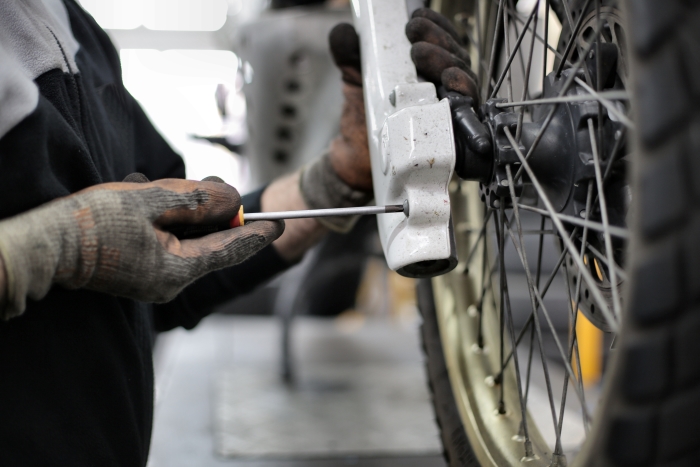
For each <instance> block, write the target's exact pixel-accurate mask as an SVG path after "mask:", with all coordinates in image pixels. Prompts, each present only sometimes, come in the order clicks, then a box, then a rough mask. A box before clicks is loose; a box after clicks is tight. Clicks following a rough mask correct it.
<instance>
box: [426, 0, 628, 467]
mask: <svg viewBox="0 0 700 467" xmlns="http://www.w3.org/2000/svg"><path fill="white" fill-rule="evenodd" d="M540 3H541V4H543V5H546V0H539V2H535V5H534V7H533V10H532V11H531V12H528V13H527V14H525V15H521V16H520V17H518V18H516V17H515V16H514V14H515V13H514V10H515V9H514V8H513V7H512V5H511V2H508V1H500V2H499V1H496V0H482V1H480V2H476V5H477V7H476V10H475V12H474V14H473V15H471V16H468V15H462V16H461V20H462V23H463V25H467V28H466V33H467V35H468V36H469V37H470V39H471V40H470V46H471V48H472V56H473V57H477V59H476V64H477V67H476V68H478V71H479V75H480V77H481V78H482V84H484V85H483V94H482V102H484V101H486V100H487V98H488V97H496V96H497V95H499V94H498V92H500V95H501V96H504V97H505V98H506V102H507V103H513V102H515V101H527V102H530V101H531V100H536V98H533V97H532V96H533V94H534V93H535V92H536V91H533V90H531V89H529V88H530V87H531V86H523V88H524V89H516V88H515V87H514V86H513V77H514V75H515V73H514V71H513V70H514V67H518V66H519V67H520V68H521V74H520V78H521V79H522V80H523V81H524V82H527V83H531V82H532V80H531V77H532V69H533V67H534V66H535V65H533V60H532V57H533V53H534V51H535V50H536V48H535V46H534V44H535V43H536V42H538V41H539V42H542V40H541V37H540V38H538V37H533V36H532V34H529V35H522V36H521V32H522V31H523V30H524V29H526V28H527V29H530V30H532V29H536V28H537V23H538V21H543V18H538V15H537V14H536V13H535V11H537V10H536V9H537V8H538V4H540ZM604 3H605V4H604V5H603V4H601V2H600V0H589V1H586V2H581V4H584V7H583V8H580V9H579V10H578V11H577V10H574V11H567V15H568V19H567V18H565V19H564V22H566V21H568V20H570V21H571V22H570V26H569V27H570V30H572V31H575V34H574V35H573V37H574V38H575V40H571V41H563V44H560V46H559V51H558V57H559V59H558V60H557V63H556V64H555V63H553V60H552V59H551V58H550V57H548V58H547V59H545V60H542V62H544V63H550V64H551V65H550V66H552V65H555V70H556V67H558V65H560V62H561V56H563V55H564V52H566V56H567V57H568V60H567V61H565V62H564V64H563V65H562V66H561V67H560V70H559V71H560V72H564V70H567V68H568V69H571V68H574V69H576V68H577V66H578V68H582V67H584V66H585V64H586V60H585V59H584V60H579V59H577V57H579V56H581V57H587V56H590V54H591V51H594V54H593V55H594V60H593V61H594V62H595V64H596V65H597V67H596V68H594V69H593V73H591V70H590V69H587V70H586V73H584V75H585V76H582V78H583V79H578V80H577V79H576V78H572V79H571V80H570V81H571V83H569V86H572V85H573V86H577V87H578V88H577V89H579V90H580V89H584V90H585V91H586V92H588V94H587V97H588V98H590V100H591V101H593V100H595V101H596V102H602V104H596V107H600V110H598V112H597V117H598V118H597V119H596V118H594V117H595V115H594V116H592V117H591V118H588V119H586V120H585V123H586V125H585V127H584V128H583V131H584V132H585V133H588V136H589V138H590V140H589V143H590V152H591V153H592V154H590V158H589V159H590V162H592V167H593V168H594V172H595V177H592V178H589V179H588V180H587V183H586V184H584V185H583V188H584V189H583V190H579V191H582V192H583V198H582V199H581V195H580V194H579V199H578V204H576V203H574V202H573V201H571V200H569V201H567V203H569V204H566V205H565V208H561V207H560V206H557V207H556V208H555V206H553V205H552V203H551V202H548V201H549V197H548V196H547V194H548V192H547V190H545V189H544V188H543V183H542V181H541V180H539V179H538V178H539V177H538V173H536V170H533V167H532V166H534V165H535V164H534V163H533V164H530V163H528V162H533V160H534V159H531V158H530V155H531V154H530V152H528V151H529V150H530V149H532V154H534V155H536V154H537V151H538V149H537V145H538V144H537V142H535V144H534V149H533V145H530V146H527V145H525V146H524V147H523V145H522V138H523V133H524V132H525V131H524V130H523V129H524V128H525V126H526V124H527V122H528V117H530V120H532V115H533V114H535V113H536V112H537V111H536V110H533V109H537V108H538V106H537V105H530V106H529V107H526V106H522V107H520V108H519V109H518V110H517V111H516V113H517V117H518V123H517V127H515V130H514V131H512V132H509V134H506V135H505V136H506V137H508V138H509V141H510V142H511V143H512V146H513V147H521V151H519V152H520V154H516V156H518V160H519V162H520V163H519V164H514V163H511V164H505V165H504V168H505V175H504V179H505V180H507V181H508V183H505V184H503V186H505V187H507V190H503V189H500V192H499V193H500V194H499V195H498V196H497V197H496V199H497V200H498V201H500V205H498V204H494V203H492V202H489V199H488V197H485V196H484V191H485V190H484V185H485V184H484V183H483V181H482V183H481V186H480V184H479V183H477V182H471V181H461V180H455V181H453V183H452V184H451V185H450V195H451V200H452V210H453V220H454V224H455V232H456V238H457V249H458V257H459V261H460V263H459V265H458V267H457V268H456V269H455V271H453V272H452V273H450V274H448V275H445V276H441V277H439V278H435V279H433V287H434V291H435V305H436V311H437V318H438V323H439V326H440V333H441V339H442V341H443V350H444V353H445V359H446V362H447V365H448V370H449V372H450V380H451V383H452V386H453V392H454V395H455V400H456V402H457V406H458V409H459V411H460V415H461V418H462V420H463V422H464V425H465V429H466V431H467V433H468V435H469V439H470V441H471V444H472V448H473V449H474V451H475V454H476V455H477V457H478V459H479V461H480V462H481V463H482V465H496V466H508V465H522V464H523V463H527V465H543V466H549V465H567V463H568V464H571V463H572V461H573V462H574V463H575V464H580V463H582V462H583V459H584V458H585V457H587V456H588V455H589V454H590V453H589V452H587V446H588V445H589V444H591V443H589V442H588V440H589V439H591V438H592V436H590V435H589V436H586V434H587V433H588V432H590V430H591V429H593V430H595V428H594V423H593V422H594V417H593V415H592V414H593V413H594V412H595V411H596V408H597V407H596V405H597V399H598V398H599V395H600V393H601V391H602V389H601V387H600V385H598V386H597V387H585V386H584V383H583V381H582V379H583V378H582V377H581V374H582V370H581V356H580V355H581V352H580V349H579V340H580V339H579V335H580V333H581V332H583V331H581V329H582V327H581V326H582V325H581V323H583V322H585V323H588V322H590V323H593V325H595V326H597V327H598V328H602V329H605V330H617V329H619V325H620V316H621V308H622V305H623V303H622V292H621V289H622V287H624V284H625V279H626V274H625V272H624V269H623V268H622V266H620V264H624V261H623V259H624V258H623V256H624V255H623V254H622V252H623V251H624V247H625V240H626V229H625V228H624V222H623V223H622V224H620V222H619V218H620V213H619V212H617V210H619V211H620V212H622V211H625V212H626V206H620V205H619V202H620V200H619V199H618V198H619V196H617V195H614V194H613V195H611V191H613V188H610V184H611V183H620V180H623V179H624V168H625V167H626V163H624V158H623V157H622V156H624V154H622V156H619V157H618V154H617V152H616V151H619V152H624V147H625V138H626V137H627V136H629V133H631V131H630V129H629V128H627V127H630V128H632V130H633V124H632V123H631V122H630V121H629V118H628V117H627V111H626V108H625V106H624V105H620V104H618V103H617V101H614V100H611V99H613V98H615V99H617V98H620V97H622V98H624V99H626V94H625V93H624V86H625V85H626V82H627V69H628V68H627V67H628V66H627V60H626V56H625V51H624V48H625V47H626V41H625V36H624V29H623V24H624V23H623V21H622V15H621V14H620V11H619V10H618V9H617V8H616V5H614V4H611V3H612V2H607V1H606V2H604ZM545 8H548V5H546V6H545ZM494 16H495V17H496V18H498V19H499V20H500V21H499V22H497V23H496V27H495V28H493V27H492V28H491V30H490V31H489V30H488V28H487V27H486V26H485V25H484V24H482V23H481V22H478V21H474V18H481V19H482V20H486V19H487V18H489V17H490V18H493V17H494ZM545 16H546V15H545ZM547 22H548V21H545V31H544V34H542V35H543V36H545V37H547ZM492 24H493V23H492ZM504 30H511V34H512V37H511V34H506V35H504V34H503V31H504ZM499 31H500V32H499ZM528 36H529V37H528ZM475 37H486V38H490V40H491V43H486V42H484V44H483V45H482V44H479V42H478V40H475V39H474V38H475ZM521 37H522V38H523V39H520V38H521ZM608 43H610V44H614V45H616V46H618V48H620V49H621V50H623V52H622V53H620V54H619V57H618V61H617V66H615V67H614V71H613V72H614V73H615V75H616V76H614V77H613V78H611V79H608V81H607V82H604V81H605V77H604V76H601V73H603V70H604V66H603V65H601V62H602V61H603V59H602V58H600V59H599V58H598V57H602V56H603V53H604V50H603V49H605V47H606V46H605V45H601V44H608ZM554 45H556V42H555V43H552V42H551V41H550V42H549V46H550V49H552V50H554ZM567 46H568V47H567ZM562 47H563V48H562ZM499 48H501V49H500V50H501V53H500V56H501V61H502V62H503V61H505V63H506V65H507V64H510V67H501V68H500V69H499V67H498V60H490V59H489V55H490V53H494V51H496V52H497V51H498V50H499ZM539 48H540V53H541V54H544V52H545V51H544V48H543V47H542V46H540V47H539ZM551 54H552V53H551V51H550V52H549V53H548V55H550V56H551ZM518 55H520V56H521V59H520V60H522V62H521V63H520V64H518V60H517V57H518ZM508 58H510V59H511V60H508ZM543 65H544V64H540V65H539V66H543ZM598 70H601V72H600V73H599V72H598ZM490 71H492V72H493V73H492V76H493V77H494V78H493V79H491V80H489V81H490V85H486V84H485V82H486V80H485V79H484V78H485V76H489V72H490ZM543 74H544V73H543ZM592 74H593V75H596V76H591V75H592ZM523 77H527V78H525V79H523ZM611 80H612V81H611ZM579 81H583V84H581V83H579ZM598 82H600V83H601V84H600V85H598V84H597V83H598ZM611 82H614V84H612V85H610V83H611ZM584 85H587V86H588V88H586V87H585V86H584ZM499 87H500V89H498V88H499ZM543 88H544V89H546V86H545V85H544V84H543V85H542V88H541V89H543ZM494 89H498V92H494ZM611 91H615V92H617V93H618V94H614V93H612V92H611ZM570 94H571V93H569V95H570ZM514 95H515V96H517V97H515V98H514ZM563 95H564V96H565V95H566V93H563ZM561 97H562V96H556V98H557V99H559V104H558V105H557V107H559V106H562V105H569V104H564V100H563V99H561ZM541 98H545V99H547V98H551V96H550V97H548V96H546V95H544V97H542V96H540V99H541ZM552 107H554V105H553V104H552V105H549V107H547V106H545V105H544V104H540V105H539V108H540V109H544V110H543V112H544V113H545V114H546V113H547V111H548V110H549V109H550V108H552ZM610 107H612V108H610ZM520 109H525V110H523V111H522V112H521V111H520ZM601 117H602V118H601ZM606 118H607V119H608V120H614V121H615V122H617V123H619V124H620V125H622V126H624V127H625V128H623V130H622V131H621V132H619V134H616V138H614V139H613V140H612V141H613V144H607V141H606V140H605V123H604V124H603V125H601V126H600V128H599V127H598V125H597V122H598V121H600V122H605V121H606V120H605V119H606ZM594 120H595V121H594ZM543 122H546V118H545V119H543ZM620 122H622V123H620ZM541 123H542V122H541ZM550 123H551V122H550ZM546 125H547V124H546ZM546 125H544V129H542V128H541V127H540V128H539V129H542V132H543V134H547V132H548V131H550V130H549V129H548V127H547V126H546ZM543 139H544V138H543ZM615 143H617V144H615ZM516 152H518V151H516ZM620 161H623V162H620ZM615 164H617V165H615ZM620 165H622V175H620V174H616V175H614V176H613V177H612V178H608V175H609V174H610V173H613V172H615V171H616V170H617V169H618V168H619V166H620ZM608 167H610V168H611V170H606V169H607V168H608ZM613 167H615V169H613ZM521 175H522V177H523V179H527V178H528V177H529V181H530V185H532V186H527V185H528V184H527V183H526V184H525V185H526V190H529V192H530V193H532V192H534V193H535V194H536V198H537V200H538V205H537V206H535V209H534V210H535V211H536V214H535V215H541V213H545V214H546V216H545V215H541V217H540V218H539V219H537V218H536V219H534V228H533V226H531V225H529V224H530V223H532V222H533V219H532V217H531V216H532V213H529V212H526V209H528V206H529V207H530V208H532V207H533V206H532V203H530V204H528V203H527V202H521V201H522V200H523V199H525V198H527V194H525V193H524V192H521V193H516V187H517V183H518V182H517V179H518V178H517V177H519V176H521ZM540 175H541V173H540ZM611 180H617V181H616V182H611ZM500 183H502V180H501V182H500ZM544 183H545V184H546V180H545V182H544ZM571 183H573V182H571ZM492 188H494V191H495V186H494V187H492ZM601 188H602V189H601ZM617 189H619V190H623V191H625V193H628V191H626V190H627V187H626V185H624V186H623V187H622V188H620V187H618V188H617ZM504 191H505V195H504V194H503V192H504ZM549 193H550V194H551V190H550V192H549ZM599 193H603V196H600V195H599ZM484 199H486V204H485V203H484V202H483V200H484ZM492 199H493V198H492ZM545 199H546V201H545ZM570 199H571V198H570ZM508 200H510V201H508ZM513 200H515V201H513ZM581 206H584V207H585V209H583V210H581ZM567 209H569V210H571V209H573V210H574V211H573V212H569V213H568V214H566V212H567ZM529 210H532V209H529ZM571 214H574V215H571ZM575 214H580V216H579V219H578V221H577V220H576V219H571V217H575ZM528 217H529V218H528ZM622 217H623V220H624V216H622ZM575 222H576V223H575ZM538 226H539V227H538ZM530 234H532V235H533V238H535V242H536V243H538V245H537V247H536V248H535V249H534V250H533V248H531V247H528V246H527V245H528V243H532V240H529V241H528V235H530ZM547 238H554V239H555V242H557V243H559V251H558V252H557V253H558V254H557V255H556V256H557V258H556V259H558V261H556V264H558V266H555V267H554V268H553V269H552V271H553V273H551V274H550V273H549V272H547V271H545V269H546V268H543V266H542V263H543V256H542V251H543V242H545V241H547ZM509 250H510V253H509ZM502 251H504V252H505V253H504V254H501V253H500V252H502ZM532 251H535V257H534V258H532V257H531V256H530V258H528V254H530V255H532ZM509 255H510V256H511V258H510V259H512V256H515V257H516V258H517V259H518V260H520V262H521V267H522V270H523V272H524V277H525V279H524V281H525V282H526V288H527V290H528V295H529V298H530V305H531V306H530V312H529V314H526V315H529V316H528V317H527V319H526V320H525V322H524V325H523V323H522V319H521V322H520V323H519V324H517V323H516V321H517V320H514V319H513V313H514V311H513V306H512V303H510V302H512V297H511V291H510V290H511V289H513V282H512V281H513V279H512V278H509V277H508V275H509V274H510V270H509V268H508V267H506V264H505V263H506V260H507V259H508V257H509ZM533 260H534V261H533ZM610 264H614V265H615V266H614V267H609V265H610ZM502 271H505V274H504V273H502ZM557 274H561V275H562V276H563V277H564V279H563V280H562V283H563V288H564V289H565V290H566V292H567V293H568V297H566V302H568V303H569V305H568V310H566V309H565V310H555V309H549V308H550V307H549V306H548V305H547V301H546V300H544V306H543V305H542V300H543V296H544V297H546V292H547V291H548V289H549V287H550V285H549V284H550V283H551V282H552V281H553V280H557V279H556V278H557V277H559V276H558V275H557ZM533 309H535V310H536V312H535V313H533V312H532V310H533ZM574 310H578V311H580V312H574ZM557 315H559V316H557ZM562 315H563V316H564V317H565V320H568V327H569V329H568V335H562V333H561V332H560V330H558V329H557V326H556V325H555V322H556V321H557V319H559V321H561V316H562ZM582 316H585V317H586V318H585V319H584V318H582ZM546 333H549V334H551V335H550V337H549V338H547V337H546V336H545V334H546ZM607 339H608V340H610V337H608V338H607ZM513 342H517V343H518V344H519V345H517V346H516V348H517V351H516V352H512V347H513V345H512V343H513ZM552 349H554V350H553V351H552ZM550 354H555V357H557V358H558V359H559V362H556V358H554V359H553V358H551V357H550ZM504 362H505V364H504ZM537 365H539V366H540V369H539V370H538V369H537ZM537 377H539V378H540V379H541V381H540V382H539V386H540V388H541V389H542V391H543V392H544V393H546V398H547V400H546V401H540V402H537V401H534V402H533V399H535V398H536V397H535V396H536V394H535V391H531V389H532V388H534V387H535V386H536V385H537V383H536V382H533V379H534V378H537ZM562 401H564V402H563V403H562ZM542 412H546V414H545V415H544V416H543V414H542ZM567 417H578V420H572V419H569V418H567ZM592 427H593V428H592ZM566 440H568V441H569V442H565V441H566ZM571 440H575V443H573V444H572V443H571V442H570V441H571Z"/></svg>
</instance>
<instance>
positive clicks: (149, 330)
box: [0, 0, 287, 467]
mask: <svg viewBox="0 0 700 467" xmlns="http://www.w3.org/2000/svg"><path fill="white" fill-rule="evenodd" d="M66 8H67V10H68V14H69V19H70V23H71V29H72V32H73V35H74V36H75V38H76V39H77V41H78V42H79V44H80V49H79V51H78V53H77V54H76V56H75V62H76V64H77V66H78V70H77V73H75V72H74V73H66V72H64V71H62V70H60V69H54V70H50V71H47V72H45V73H43V74H42V75H41V76H39V77H37V78H36V79H35V83H36V84H37V85H38V87H39V93H40V96H39V103H38V105H37V107H36V108H35V109H34V111H33V112H32V113H31V114H30V115H28V116H27V117H26V118H24V119H23V120H22V121H21V122H20V123H18V124H17V125H16V126H14V127H13V128H12V129H11V130H10V131H9V132H8V133H6V134H5V135H4V136H3V137H2V138H1V139H0V200H2V201H0V218H6V217H9V216H13V215H15V214H18V213H21V212H23V211H26V210H28V209H31V208H34V207H36V206H39V205H41V204H43V203H46V202H47V201H50V200H52V199H54V198H56V197H60V196H66V195H69V194H71V193H74V192H76V191H78V190H81V189H83V188H86V187H89V186H92V185H95V184H98V183H104V182H113V181H120V180H122V179H123V178H124V177H125V176H126V175H128V174H129V173H132V172H142V173H144V174H145V175H146V176H147V177H148V178H149V179H151V180H156V179H160V178H167V177H171V178H172V177H176V178H182V177H184V176H185V169H184V164H183V161H182V159H181V158H180V157H179V156H178V155H177V154H176V153H175V152H174V151H173V150H172V149H171V148H170V147H169V146H168V144H167V143H166V142H165V141H164V140H163V138H162V137H161V136H160V135H159V134H158V133H157V131H156V130H155V129H154V127H153V125H152V124H151V123H150V122H149V121H148V118H147V117H146V115H145V114H144V112H143V110H142V109H141V108H140V107H139V105H138V103H137V102H136V101H135V100H134V99H133V97H132V96H131V95H129V93H128V92H127V91H126V89H125V88H124V86H123V83H122V79H121V69H120V65H119V56H118V53H117V51H116V50H115V48H114V47H113V45H112V44H111V42H110V40H109V38H108V37H107V35H106V34H105V33H104V31H102V30H101V29H100V28H99V26H98V25H97V24H96V23H95V22H94V20H93V19H92V18H91V17H90V16H89V15H88V14H86V13H85V12H84V11H83V10H82V9H81V8H80V7H79V6H78V5H77V4H75V3H74V2H73V1H72V0H67V1H66ZM0 66H2V64H1V63H0ZM74 71H75V70H74ZM0 110H1V109H0ZM259 197H260V192H258V193H255V194H253V195H250V196H247V197H244V204H245V205H246V206H245V210H246V211H248V212H251V211H256V210H258V209H259ZM286 267H287V264H286V263H285V262H284V261H283V260H282V259H281V258H280V257H279V256H278V255H277V254H276V252H275V250H274V249H273V248H272V247H268V248H266V249H265V250H263V251H262V252H261V253H259V254H258V255H257V256H255V257H254V258H252V259H250V260H249V261H247V262H245V263H243V264H241V265H239V266H236V267H233V268H230V269H227V270H222V271H219V272H216V273H213V274H210V275H208V276H206V277H204V278H202V279H200V280H199V281H197V282H196V283H194V284H193V285H191V286H190V287H188V288H187V289H186V290H185V291H184V292H182V293H181V294H180V295H179V296H178V297H177V298H176V299H175V300H174V301H172V302H170V303H166V304H163V305H155V306H153V305H148V304H144V303H140V302H136V301H133V300H128V299H124V298H117V297H113V296H110V295H105V294H101V293H97V292H90V291H85V290H66V289H63V288H61V287H58V286H57V287H54V288H53V289H52V290H51V291H50V292H49V294H48V295H47V296H46V297H45V298H44V299H43V300H41V301H38V302H36V301H31V300H29V301H28V303H27V310H26V312H25V313H24V315H22V316H20V317H18V318H15V319H12V320H10V321H8V322H0V466H5V467H9V466H22V467H26V466H34V465H37V466H38V465H42V466H44V465H65V466H72V467H78V466H100V467H108V466H142V465H145V464H146V460H147V457H148V448H149V442H150V436H151V424H152V417H153V365H152V359H151V350H152V341H153V336H154V334H155V332H157V331H164V330H168V329H172V328H174V327H177V326H184V327H186V328H191V327H193V326H195V325H196V324H197V323H198V322H199V321H200V320H201V319H202V318H203V317H204V316H206V315H207V314H208V313H210V312H211V311H212V309H213V308H214V307H215V306H216V305H217V304H219V303H222V302H223V301H226V300H228V299H230V298H232V297H234V296H236V295H238V294H242V293H246V292H248V291H250V290H252V289H253V288H255V287H256V286H257V285H258V284H260V283H262V282H264V281H266V280H268V279H269V278H271V277H272V276H274V275H275V274H277V273H278V272H280V271H282V270H283V269H285V268H286Z"/></svg>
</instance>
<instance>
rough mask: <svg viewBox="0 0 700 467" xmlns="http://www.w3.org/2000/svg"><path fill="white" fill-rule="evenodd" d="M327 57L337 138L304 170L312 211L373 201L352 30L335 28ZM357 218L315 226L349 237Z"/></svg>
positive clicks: (305, 193)
mask: <svg viewBox="0 0 700 467" xmlns="http://www.w3.org/2000/svg"><path fill="white" fill-rule="evenodd" d="M328 40H329V43H330V50H331V55H332V56H333V60H334V61H335V64H336V65H337V66H338V68H340V71H341V72H342V79H343V96H344V98H345V101H344V103H343V113H342V116H341V118H340V135H338V137H337V138H335V139H334V140H333V141H332V142H331V145H330V148H329V150H328V152H327V153H326V154H324V155H323V156H322V157H321V158H320V159H318V160H317V161H315V162H314V163H312V164H310V165H309V166H307V167H305V168H304V169H303V171H302V173H301V176H300V181H299V189H300V191H301V195H302V198H303V199H304V203H305V204H306V205H307V206H308V207H309V208H311V209H324V208H343V207H353V206H364V205H365V204H367V203H368V202H370V201H371V200H372V198H373V195H372V167H371V163H370V158H369V147H368V145H367V124H366V123H365V102H364V97H363V95H362V72H361V69H360V67H361V65H360V40H359V38H358V37H357V33H356V32H355V28H353V27H352V25H350V24H347V23H342V24H338V25H337V26H335V27H334V28H333V30H332V31H331V32H330V34H329V37H328ZM356 220H357V217H350V216H347V217H325V218H318V219H317V221H318V222H319V223H321V224H322V225H324V226H326V227H327V228H328V229H330V230H333V231H335V232H348V231H349V230H350V229H351V228H352V226H353V225H354V224H355V221H356Z"/></svg>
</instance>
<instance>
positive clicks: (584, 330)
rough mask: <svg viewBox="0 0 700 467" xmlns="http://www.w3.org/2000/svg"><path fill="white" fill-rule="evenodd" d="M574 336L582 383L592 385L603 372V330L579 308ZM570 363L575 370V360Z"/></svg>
mask: <svg viewBox="0 0 700 467" xmlns="http://www.w3.org/2000/svg"><path fill="white" fill-rule="evenodd" d="M576 336H577V339H578V351H579V356H580V359H581V377H582V379H583V385H584V386H585V387H589V386H593V385H595V384H597V383H598V382H599V381H600V377H601V375H602V373H603V331H601V330H600V329H598V328H597V327H595V326H594V325H593V324H592V323H591V322H590V321H588V318H586V316H585V315H584V314H583V313H581V311H580V310H579V312H578V318H577V319H576ZM572 364H573V365H572V366H573V367H574V371H575V372H576V371H577V370H576V365H575V360H574V362H572Z"/></svg>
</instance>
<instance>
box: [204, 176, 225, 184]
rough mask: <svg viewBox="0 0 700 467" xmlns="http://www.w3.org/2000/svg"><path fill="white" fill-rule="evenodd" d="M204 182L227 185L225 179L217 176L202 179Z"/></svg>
mask: <svg viewBox="0 0 700 467" xmlns="http://www.w3.org/2000/svg"><path fill="white" fill-rule="evenodd" d="M202 181H203V182H216V183H226V182H225V181H224V179H223V178H221V177H217V176H216V175H209V176H208V177H204V178H203V179H202Z"/></svg>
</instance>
